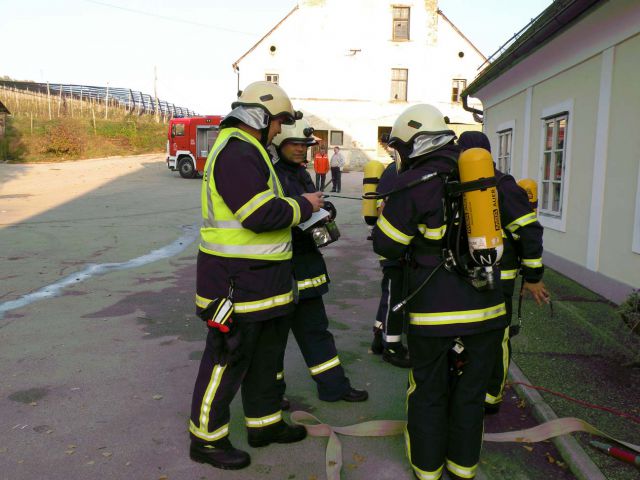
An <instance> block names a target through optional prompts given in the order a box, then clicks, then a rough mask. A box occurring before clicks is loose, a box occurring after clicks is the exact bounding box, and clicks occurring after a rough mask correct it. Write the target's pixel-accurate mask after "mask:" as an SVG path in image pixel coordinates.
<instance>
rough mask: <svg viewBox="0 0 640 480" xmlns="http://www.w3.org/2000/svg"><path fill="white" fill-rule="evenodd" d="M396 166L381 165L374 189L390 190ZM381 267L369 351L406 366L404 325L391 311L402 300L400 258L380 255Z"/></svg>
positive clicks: (401, 313) (398, 313) (401, 315)
mask: <svg viewBox="0 0 640 480" xmlns="http://www.w3.org/2000/svg"><path fill="white" fill-rule="evenodd" d="M397 177H398V169H397V166H396V163H395V162H392V163H390V164H389V165H388V166H387V168H385V170H384V173H383V174H382V176H381V177H380V182H379V183H378V192H381V193H385V192H389V191H391V190H392V189H393V187H394V185H395V181H396V178H397ZM378 202H379V208H378V216H379V215H380V212H381V211H382V209H383V207H384V200H378ZM380 267H382V282H381V290H382V295H381V296H380V303H379V304H378V312H377V314H376V322H375V325H374V327H373V342H372V343H371V352H372V353H374V354H375V355H380V354H382V359H383V360H384V361H385V362H388V363H390V364H391V365H395V366H396V367H400V368H409V367H410V366H411V362H410V359H409V351H408V350H407V348H406V347H405V346H404V345H403V344H402V329H403V324H404V310H401V311H398V312H394V311H393V310H392V307H393V306H394V305H396V304H397V303H398V302H400V301H401V300H402V292H403V287H402V286H403V283H404V274H403V268H402V262H401V261H400V260H390V259H388V258H384V257H380Z"/></svg>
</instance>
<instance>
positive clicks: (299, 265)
mask: <svg viewBox="0 0 640 480" xmlns="http://www.w3.org/2000/svg"><path fill="white" fill-rule="evenodd" d="M278 153H279V152H278ZM278 156H279V157H280V158H279V159H276V163H275V170H276V173H277V174H278V179H279V180H280V183H281V184H282V188H283V189H284V192H285V195H290V196H293V197H296V196H300V195H302V194H303V193H312V192H315V191H316V187H315V185H314V183H313V181H312V180H311V176H310V175H309V172H307V170H306V168H305V167H304V166H302V165H297V164H295V163H290V162H287V161H286V160H284V159H282V157H281V156H280V155H278ZM292 235H293V270H294V276H295V278H296V282H297V285H298V295H299V298H301V299H304V298H313V297H319V296H320V295H324V294H325V293H327V292H328V291H329V274H328V273H327V266H326V264H325V263H324V259H323V258H322V254H321V253H320V249H319V248H318V247H317V246H316V244H315V242H314V241H313V238H312V237H311V235H310V234H309V233H305V232H303V231H302V230H300V228H298V227H296V228H293V230H292Z"/></svg>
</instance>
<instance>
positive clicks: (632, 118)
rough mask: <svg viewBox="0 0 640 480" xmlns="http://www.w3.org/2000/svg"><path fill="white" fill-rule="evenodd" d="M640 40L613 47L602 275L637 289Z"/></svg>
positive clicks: (639, 280) (639, 269)
mask: <svg viewBox="0 0 640 480" xmlns="http://www.w3.org/2000/svg"><path fill="white" fill-rule="evenodd" d="M639 52H640V36H635V37H632V38H630V39H629V40H627V41H625V42H623V43H621V44H620V45H618V46H616V47H615V57H614V58H615V61H614V67H613V84H612V92H613V93H612V97H611V116H610V120H609V122H610V124H609V144H608V162H607V174H606V183H605V199H606V200H605V203H604V215H603V225H602V230H603V231H602V246H601V248H600V271H601V272H602V273H603V274H605V275H607V276H610V277H613V278H618V279H620V280H621V281H623V282H625V283H628V284H630V285H632V286H635V287H636V288H638V287H640V254H638V253H633V252H632V250H631V243H632V238H633V222H634V215H635V199H636V195H637V188H638V186H637V185H638V183H637V182H638V168H639V167H638V164H639V161H640V160H639V159H640V129H639V128H640V92H639V90H638V88H640V71H639V70H638V68H639V66H640V53H639Z"/></svg>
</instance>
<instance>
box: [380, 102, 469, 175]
mask: <svg viewBox="0 0 640 480" xmlns="http://www.w3.org/2000/svg"><path fill="white" fill-rule="evenodd" d="M454 138H456V134H455V132H454V131H453V130H451V129H450V128H449V127H448V126H447V123H446V122H445V119H444V115H442V112H440V110H438V109H437V108H436V107H434V106H432V105H427V104H424V103H423V104H419V105H413V106H411V107H409V108H407V109H406V110H405V111H404V112H402V113H401V114H400V116H398V118H397V119H396V121H395V123H394V124H393V127H392V128H391V134H390V135H389V146H390V147H392V148H394V149H395V150H396V151H397V152H398V154H399V157H400V158H397V157H396V164H397V166H398V171H399V172H400V171H402V170H404V169H405V168H406V167H407V166H408V165H410V164H411V162H412V161H413V159H414V158H416V157H419V156H421V155H425V154H427V153H429V152H433V151H435V150H438V149H439V148H440V147H443V146H444V145H446V144H448V143H449V142H451V140H453V139H454Z"/></svg>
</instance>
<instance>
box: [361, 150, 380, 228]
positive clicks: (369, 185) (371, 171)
mask: <svg viewBox="0 0 640 480" xmlns="http://www.w3.org/2000/svg"><path fill="white" fill-rule="evenodd" d="M384 168H385V167H384V165H383V164H382V163H381V162H379V161H377V160H370V161H369V162H367V163H366V164H365V166H364V178H363V179H362V194H363V197H362V218H364V221H365V223H366V224H367V225H371V226H373V225H375V224H376V221H377V220H378V205H377V200H376V199H375V198H365V197H364V195H366V194H367V193H376V190H377V189H378V182H379V181H380V177H381V176H382V172H384Z"/></svg>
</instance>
